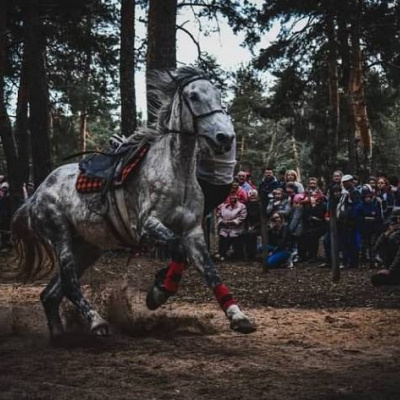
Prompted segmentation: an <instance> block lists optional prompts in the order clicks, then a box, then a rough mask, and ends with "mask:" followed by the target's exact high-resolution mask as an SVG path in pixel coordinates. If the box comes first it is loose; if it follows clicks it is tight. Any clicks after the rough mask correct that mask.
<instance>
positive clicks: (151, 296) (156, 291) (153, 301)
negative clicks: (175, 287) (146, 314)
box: [146, 285, 172, 311]
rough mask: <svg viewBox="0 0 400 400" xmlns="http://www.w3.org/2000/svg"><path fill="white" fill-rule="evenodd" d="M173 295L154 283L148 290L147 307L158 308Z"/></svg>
mask: <svg viewBox="0 0 400 400" xmlns="http://www.w3.org/2000/svg"><path fill="white" fill-rule="evenodd" d="M171 296H172V294H170V293H168V292H167V291H165V290H163V289H161V288H159V287H158V286H156V285H153V286H152V287H151V288H150V289H149V291H148V292H147V296H146V307H147V308H148V309H149V310H151V311H154V310H157V308H159V307H161V306H162V305H163V304H165V303H166V302H167V300H168V299H169V298H170V297H171Z"/></svg>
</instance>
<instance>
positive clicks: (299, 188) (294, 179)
mask: <svg viewBox="0 0 400 400" xmlns="http://www.w3.org/2000/svg"><path fill="white" fill-rule="evenodd" d="M289 182H291V183H294V185H295V186H296V194H298V193H303V192H304V187H303V185H302V184H301V183H300V182H298V175H297V172H296V171H295V170H293V169H288V170H287V171H286V173H285V186H286V184H288V183H289Z"/></svg>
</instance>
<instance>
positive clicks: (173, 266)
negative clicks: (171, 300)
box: [163, 261, 185, 293]
mask: <svg viewBox="0 0 400 400" xmlns="http://www.w3.org/2000/svg"><path fill="white" fill-rule="evenodd" d="M184 269H185V263H183V262H176V261H171V262H170V263H169V264H168V271H167V274H166V275H165V280H164V284H163V286H164V289H165V290H166V291H168V292H170V293H176V292H177V291H178V288H179V283H180V281H181V278H182V273H183V271H184Z"/></svg>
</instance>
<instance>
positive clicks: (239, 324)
mask: <svg viewBox="0 0 400 400" xmlns="http://www.w3.org/2000/svg"><path fill="white" fill-rule="evenodd" d="M183 243H184V246H185V249H186V251H187V254H188V256H189V260H190V262H192V263H193V264H194V265H195V267H196V268H197V270H198V271H200V273H201V274H202V275H203V276H204V278H205V281H206V284H207V286H208V287H209V288H210V289H211V290H212V291H213V292H214V295H215V297H216V299H217V301H218V303H219V305H220V306H221V308H222V310H223V311H224V312H225V314H226V316H227V317H228V319H229V321H230V327H231V329H232V330H234V331H235V332H239V333H252V332H254V331H255V330H256V326H255V325H254V323H253V322H251V321H250V319H249V318H248V317H247V316H246V314H244V313H243V312H242V311H241V310H240V308H239V306H238V304H237V302H236V299H235V298H234V297H233V296H232V294H231V293H230V291H229V288H228V287H227V286H226V285H224V284H223V283H222V282H221V278H220V276H219V273H218V270H217V268H216V266H215V264H214V263H213V261H212V260H211V257H210V254H209V252H208V250H207V246H206V243H205V240H204V234H203V232H202V231H199V232H197V233H194V234H193V233H192V234H191V235H189V236H187V237H185V238H184V241H183Z"/></svg>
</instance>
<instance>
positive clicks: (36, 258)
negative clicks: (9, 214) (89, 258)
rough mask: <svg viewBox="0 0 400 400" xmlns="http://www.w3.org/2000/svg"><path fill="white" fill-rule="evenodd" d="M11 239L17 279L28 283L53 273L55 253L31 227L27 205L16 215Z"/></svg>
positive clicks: (12, 224)
mask: <svg viewBox="0 0 400 400" xmlns="http://www.w3.org/2000/svg"><path fill="white" fill-rule="evenodd" d="M11 238H12V243H13V246H14V250H15V255H16V261H17V270H16V273H15V278H17V279H22V280H23V281H25V282H26V281H28V280H34V279H40V278H44V277H45V276H47V275H48V274H50V273H51V272H52V271H53V269H54V267H55V264H56V258H55V255H54V251H53V249H52V248H51V246H50V245H49V244H48V243H46V241H45V240H43V239H42V238H41V237H40V236H39V235H38V234H37V233H36V232H34V231H33V229H32V228H31V227H30V216H29V209H28V207H27V204H25V205H23V206H22V207H21V208H19V209H18V210H17V212H16V213H15V214H14V217H13V220H12V222H11ZM39 272H40V274H39Z"/></svg>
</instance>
